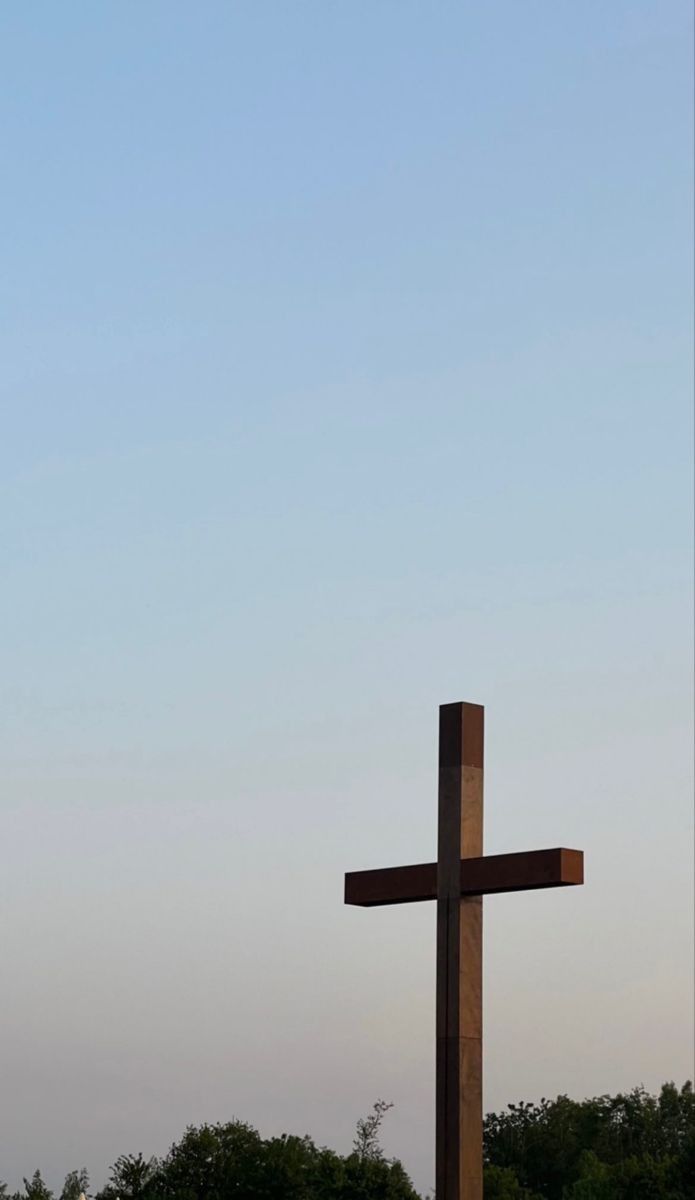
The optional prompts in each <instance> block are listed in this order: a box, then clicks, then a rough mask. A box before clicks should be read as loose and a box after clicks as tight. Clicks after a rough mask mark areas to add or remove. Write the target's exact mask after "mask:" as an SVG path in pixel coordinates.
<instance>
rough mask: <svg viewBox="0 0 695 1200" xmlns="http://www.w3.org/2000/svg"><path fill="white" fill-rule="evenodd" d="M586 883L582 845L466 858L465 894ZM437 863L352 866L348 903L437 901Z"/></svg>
mask: <svg viewBox="0 0 695 1200" xmlns="http://www.w3.org/2000/svg"><path fill="white" fill-rule="evenodd" d="M583 882H584V854H583V853H582V851H581V850H566V849H565V848H564V847H558V848H556V849H554V850H526V851H522V852H521V853H519V854H486V855H485V856H484V857H483V858H464V859H462V860H461V895H462V896H481V895H492V894H494V893H495V892H524V891H530V890H531V889H533V888H551V887H571V886H572V885H574V884H580V883H583ZM436 898H437V864H436V863H417V864H416V865H415V866H412V867H386V868H383V869H381V870H377V871H350V872H349V873H348V874H347V875H346V876H345V903H346V904H357V905H360V906H361V907H364V908H370V907H372V906H375V905H379V904H410V903H412V902H413V901H415V900H436Z"/></svg>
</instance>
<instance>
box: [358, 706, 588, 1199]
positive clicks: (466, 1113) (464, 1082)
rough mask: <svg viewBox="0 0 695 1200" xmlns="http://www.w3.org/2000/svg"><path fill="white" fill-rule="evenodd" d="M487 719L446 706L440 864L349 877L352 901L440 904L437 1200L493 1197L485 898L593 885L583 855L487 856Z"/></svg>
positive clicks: (469, 709) (442, 713)
mask: <svg viewBox="0 0 695 1200" xmlns="http://www.w3.org/2000/svg"><path fill="white" fill-rule="evenodd" d="M483 716H484V709H483V708H482V706H481V705H479V704H465V703H457V704H443V705H442V706H441V707H440V709H439V836H438V850H437V862H436V863H420V864H418V865H417V866H412V867H390V868H387V869H385V870H380V871H353V872H351V873H349V874H347V875H346V876H345V903H346V904H359V905H363V906H371V905H377V904H407V903H409V902H410V901H413V900H436V901H437V1085H436V1110H437V1118H436V1193H435V1194H436V1197H437V1200H482V1196H483V1088H482V1082H483V1070H482V1067H483V988H482V973H483V972H482V967H483V896H484V895H487V894H489V893H493V892H520V891H526V890H528V889H530V888H549V887H564V886H566V885H568V884H576V883H583V882H584V856H583V854H582V851H581V850H564V849H558V850H529V851H526V852H524V853H521V854H491V855H488V856H487V857H485V858H483V857H482V854H483Z"/></svg>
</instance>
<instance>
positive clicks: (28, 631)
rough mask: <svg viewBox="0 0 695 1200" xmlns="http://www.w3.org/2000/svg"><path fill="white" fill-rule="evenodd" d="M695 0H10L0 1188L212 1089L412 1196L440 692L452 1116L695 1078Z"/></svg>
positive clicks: (1, 47)
mask: <svg viewBox="0 0 695 1200" xmlns="http://www.w3.org/2000/svg"><path fill="white" fill-rule="evenodd" d="M691 26H692V12H691V6H690V5H689V4H687V3H684V2H683V3H681V2H680V0H666V2H665V3H664V2H663V0H661V2H659V3H651V2H650V3H641V2H637V3H635V2H634V0H632V2H630V3H626V2H625V3H623V2H621V0H616V2H615V3H613V4H611V5H608V6H606V5H601V4H598V3H594V2H592V0H589V2H586V3H584V4H582V5H571V4H569V3H564V2H561V3H554V4H550V3H547V2H546V3H534V2H529V3H526V4H524V5H518V4H514V3H509V2H502V0H500V2H498V3H496V4H494V5H485V6H479V5H472V4H453V3H448V2H444V3H441V4H439V5H426V4H424V3H415V2H410V0H403V2H401V3H395V0H388V2H387V0H382V2H380V3H378V4H369V5H368V4H364V3H361V2H358V3H352V4H343V5H338V4H325V3H318V2H316V0H314V2H309V0H297V2H296V3H292V4H286V3H283V4H280V3H270V2H264V3H260V4H256V3H253V4H252V3H247V2H244V3H238V4H224V3H215V2H206V3H204V4H201V5H186V4H180V3H167V4H164V3H157V2H151V3H148V4H147V5H136V4H133V3H121V4H113V3H104V4H102V5H98V6H94V5H87V4H85V3H81V2H79V3H78V2H76V0H72V2H71V3H69V4H64V5H59V6H56V5H49V4H46V3H38V4H34V5H32V6H31V7H27V6H19V5H18V6H13V7H5V8H4V9H3V11H2V14H0V65H1V71H0V77H1V78H2V81H3V82H2V93H3V103H2V110H1V113H2V115H1V121H2V125H1V136H0V151H1V153H2V158H3V162H2V176H3V187H2V193H1V194H0V217H1V219H2V247H3V251H2V260H3V261H2V273H1V276H2V277H1V279H0V306H1V311H2V320H1V322H0V359H1V361H2V371H1V378H2V393H1V399H0V412H1V415H2V437H1V438H0V473H1V479H2V504H1V506H0V521H1V529H2V532H1V538H0V547H1V549H0V553H1V555H2V558H1V562H2V589H1V592H0V611H1V613H2V628H3V671H2V683H1V684H0V716H1V720H0V726H1V728H2V733H1V734H0V741H1V744H2V764H3V765H2V801H1V806H0V821H1V823H2V837H1V838H0V859H1V861H0V872H1V877H2V885H1V886H0V910H1V915H2V927H3V951H2V955H3V967H4V970H3V975H4V985H3V1037H2V1039H0V1073H1V1075H2V1078H3V1083H4V1086H3V1089H2V1092H3V1095H2V1100H1V1101H0V1105H1V1106H2V1111H1V1114H0V1116H1V1119H0V1128H2V1130H3V1133H2V1142H0V1178H6V1179H8V1181H9V1182H10V1183H12V1184H13V1185H14V1184H15V1183H16V1182H17V1180H18V1178H19V1176H20V1175H21V1173H22V1172H24V1173H28V1172H29V1171H30V1170H33V1168H34V1166H35V1165H36V1164H37V1163H40V1164H41V1165H42V1167H43V1169H44V1171H45V1172H46V1174H47V1175H48V1176H49V1178H51V1179H52V1180H57V1179H58V1177H59V1176H60V1174H61V1173H62V1172H64V1171H66V1170H67V1169H69V1168H70V1167H73V1166H75V1165H79V1164H81V1163H83V1162H84V1163H86V1164H87V1165H88V1166H89V1167H90V1169H91V1170H92V1171H93V1173H94V1177H95V1180H96V1182H101V1179H102V1177H103V1176H102V1172H103V1168H104V1167H105V1165H106V1164H108V1163H109V1162H110V1161H113V1160H114V1159H115V1157H116V1156H117V1155H118V1154H119V1153H122V1152H124V1151H127V1150H137V1149H142V1150H143V1151H144V1152H146V1153H154V1152H162V1151H163V1150H164V1149H165V1148H166V1146H167V1145H168V1144H169V1143H170V1142H171V1141H172V1140H173V1139H174V1138H175V1137H176V1136H177V1135H178V1134H179V1133H180V1131H181V1130H182V1128H183V1126H184V1125H185V1124H186V1123H188V1122H190V1121H198V1120H203V1119H215V1120H216V1119H228V1118H231V1117H232V1116H233V1115H236V1116H240V1117H243V1118H245V1119H248V1120H250V1121H252V1122H253V1123H255V1124H256V1125H258V1127H259V1128H260V1129H261V1131H262V1132H263V1133H267V1134H270V1133H273V1132H279V1131H281V1130H283V1129H289V1130H292V1131H297V1132H303V1131H304V1130H308V1131H309V1132H310V1133H312V1135H313V1136H315V1137H316V1139H317V1140H318V1141H320V1142H323V1143H328V1144H331V1145H334V1146H336V1147H337V1148H338V1149H345V1148H347V1147H348V1146H349V1144H350V1141H351V1136H352V1130H353V1128H354V1123H355V1121H356V1119H357V1118H358V1117H359V1116H360V1115H362V1114H363V1113H364V1112H365V1111H366V1110H367V1109H368V1108H369V1107H370V1105H371V1103H372V1102H373V1100H374V1099H376V1097H377V1096H384V1097H385V1098H386V1099H392V1100H394V1102H395V1108H394V1111H393V1113H392V1114H390V1116H389V1121H388V1126H387V1129H386V1133H385V1141H386V1143H387V1146H386V1148H387V1150H388V1151H389V1153H393V1154H399V1155H400V1156H402V1158H403V1159H404V1161H405V1164H406V1166H407V1167H408V1169H409V1170H410V1171H411V1172H412V1174H413V1176H414V1178H415V1180H416V1182H417V1183H418V1185H419V1186H421V1187H422V1188H423V1189H424V1188H425V1187H428V1186H431V1184H432V1181H433V1169H432V1143H433V1136H432V1135H433V1128H432V1127H433V1115H432V1103H433V1053H432V1050H433V1045H432V1042H433V1039H432V1034H433V1020H434V1016H433V967H434V939H433V933H434V926H433V920H434V914H433V912H432V910H431V907H429V906H418V911H416V910H415V907H414V906H409V907H408V908H406V909H398V910H394V911H393V912H392V911H388V912H386V911H384V912H376V911H372V912H361V911H357V910H355V911H353V910H346V909H344V908H343V907H342V905H341V888H342V879H341V877H342V873H343V871H344V870H346V869H353V868H354V869H356V868H359V867H367V866H379V865H391V864H395V863H398V862H400V861H404V862H413V861H417V860H418V859H428V858H431V857H432V856H433V854H434V842H435V828H436V809H435V806H436V796H435V767H436V721H437V705H438V704H439V703H442V702H445V701H450V700H453V699H470V700H474V701H478V702H482V703H485V705H486V707H487V730H488V770H487V792H486V804H487V833H486V837H487V847H488V849H489V850H490V851H491V852H494V851H502V850H512V849H526V848H532V847H535V846H550V845H557V844H568V845H578V846H583V847H584V848H585V850H586V851H587V886H586V887H585V888H584V889H582V890H579V889H577V890H576V891H575V890H573V891H572V892H568V893H562V894H552V895H541V894H539V895H535V896H534V895H526V896H521V897H516V898H514V897H512V898H509V897H506V898H505V897H497V898H492V899H490V900H489V901H488V902H487V906H486V930H487V932H486V955H487V959H486V1027H487V1046H486V1100H487V1104H488V1106H489V1107H496V1106H500V1105H502V1104H505V1103H507V1102H508V1101H511V1100H516V1099H519V1098H522V1097H523V1098H532V1097H538V1096H540V1095H541V1094H544V1095H548V1094H555V1093H557V1092H558V1091H566V1092H569V1093H570V1094H573V1095H577V1096H581V1095H586V1094H596V1093H599V1092H602V1091H607V1090H611V1089H617V1088H619V1087H628V1086H632V1085H634V1084H636V1083H639V1082H644V1083H645V1084H646V1085H647V1086H650V1087H655V1086H657V1085H658V1084H659V1083H660V1082H661V1081H662V1080H663V1079H665V1078H671V1077H675V1078H676V1079H678V1080H682V1079H684V1078H685V1077H686V1076H688V1075H689V1074H691V1073H692V1030H691V1019H690V1018H691V1011H692V1009H691V996H692V987H691V983H692V979H691V976H692V950H691V945H692V930H691V926H690V909H691V902H692V886H691V877H692V864H691V844H692V837H691V831H692V802H691V797H692V784H691V769H690V767H691V753H690V720H691V703H690V663H691V661H692V658H691V636H690V624H691V621H690V611H691V609H690V598H691V582H690V581H691V575H692V566H691V561H692V559H691V539H692V529H691V516H690V513H691V456H692V450H691V447H692V434H691V426H692V421H691V400H692V350H691V341H692V228H691V206H692V153H691V146H692V128H691V125H692V121H691V107H692V105H691V91H692V62H691V45H692V29H691Z"/></svg>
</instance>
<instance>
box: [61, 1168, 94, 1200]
mask: <svg viewBox="0 0 695 1200" xmlns="http://www.w3.org/2000/svg"><path fill="white" fill-rule="evenodd" d="M88 1187H89V1175H88V1174H87V1171H86V1169H85V1168H84V1167H82V1169H81V1170H79V1171H70V1173H69V1174H68V1175H66V1176H65V1183H64V1184H63V1190H62V1192H61V1193H60V1200H80V1196H82V1195H84V1196H86V1195H87V1189H88Z"/></svg>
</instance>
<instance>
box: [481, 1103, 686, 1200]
mask: <svg viewBox="0 0 695 1200" xmlns="http://www.w3.org/2000/svg"><path fill="white" fill-rule="evenodd" d="M484 1136H485V1159H486V1163H487V1164H488V1171H487V1173H486V1197H487V1196H489V1197H490V1198H492V1197H497V1196H498V1195H501V1196H506V1195H510V1196H514V1195H515V1193H514V1192H513V1191H507V1192H506V1193H505V1192H504V1191H500V1190H499V1189H500V1187H502V1184H500V1183H499V1181H498V1180H497V1178H496V1177H495V1176H493V1175H491V1174H490V1168H491V1167H496V1168H504V1169H506V1170H508V1171H511V1172H512V1175H513V1177H514V1179H515V1180H516V1182H517V1183H518V1184H519V1186H520V1187H522V1188H527V1189H528V1190H529V1191H530V1192H531V1194H532V1195H535V1196H538V1197H540V1200H652V1198H653V1200H693V1197H695V1096H694V1095H693V1088H692V1084H690V1083H686V1084H685V1085H684V1086H683V1087H682V1088H681V1089H680V1090H679V1089H678V1088H677V1087H676V1086H675V1084H673V1083H667V1084H664V1086H663V1087H662V1089H661V1092H660V1094H659V1096H650V1095H649V1094H648V1093H647V1092H645V1090H644V1088H634V1089H633V1091H631V1092H627V1093H619V1094H618V1095H617V1096H599V1097H596V1098H595V1099H592V1100H584V1101H581V1102H577V1101H573V1100H570V1099H569V1098H568V1097H567V1096H558V1098H557V1099H556V1100H552V1101H550V1100H541V1102H540V1104H524V1103H521V1104H510V1105H509V1106H508V1108H507V1109H506V1110H505V1111H504V1112H502V1113H491V1114H489V1115H488V1116H487V1118H486V1120H485V1135H484ZM488 1180H489V1183H488ZM506 1186H507V1187H508V1188H509V1187H511V1184H509V1182H507V1185H506ZM495 1188H497V1190H494V1189H495ZM519 1194H520V1195H523V1193H519Z"/></svg>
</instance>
